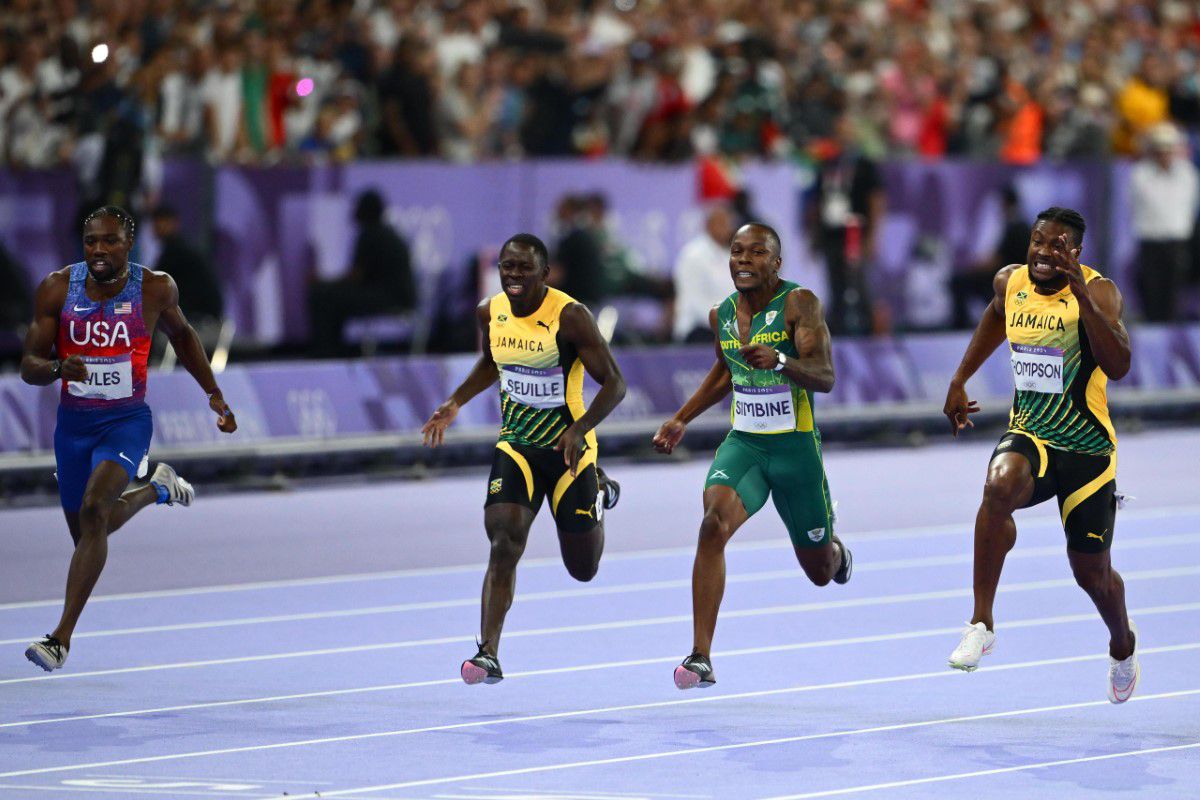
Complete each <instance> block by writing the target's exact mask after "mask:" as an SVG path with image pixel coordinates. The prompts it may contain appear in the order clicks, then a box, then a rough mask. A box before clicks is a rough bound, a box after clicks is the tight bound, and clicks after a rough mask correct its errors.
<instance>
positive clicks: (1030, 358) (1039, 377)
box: [1012, 344, 1063, 394]
mask: <svg viewBox="0 0 1200 800" xmlns="http://www.w3.org/2000/svg"><path fill="white" fill-rule="evenodd" d="M1012 371H1013V382H1014V383H1015V384H1016V385H1017V391H1020V392H1042V393H1044V394H1062V392H1063V351H1062V350H1060V349H1058V348H1057V347H1040V346H1035V345H1029V344H1014V345H1013V346H1012Z"/></svg>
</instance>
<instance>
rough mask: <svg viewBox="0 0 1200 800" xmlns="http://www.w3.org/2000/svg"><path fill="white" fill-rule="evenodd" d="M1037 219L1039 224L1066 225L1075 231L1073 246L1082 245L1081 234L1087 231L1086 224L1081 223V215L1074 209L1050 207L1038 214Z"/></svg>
mask: <svg viewBox="0 0 1200 800" xmlns="http://www.w3.org/2000/svg"><path fill="white" fill-rule="evenodd" d="M1037 218H1038V221H1039V222H1041V221H1042V220H1046V221H1047V222H1057V223H1059V224H1060V225H1066V226H1067V227H1068V228H1070V229H1071V230H1073V231H1075V244H1083V232H1084V231H1085V230H1087V223H1086V222H1084V221H1083V214H1080V213H1079V212H1078V211H1076V210H1075V209H1073V208H1062V207H1061V206H1050V207H1049V208H1047V209H1046V210H1045V211H1043V212H1042V213H1040V214H1038V215H1037Z"/></svg>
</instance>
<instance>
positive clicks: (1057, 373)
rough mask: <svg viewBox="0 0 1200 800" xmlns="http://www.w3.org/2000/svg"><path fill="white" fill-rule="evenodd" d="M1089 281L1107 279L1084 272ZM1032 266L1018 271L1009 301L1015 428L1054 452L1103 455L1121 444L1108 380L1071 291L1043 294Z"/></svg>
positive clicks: (1011, 283) (1007, 327)
mask: <svg viewBox="0 0 1200 800" xmlns="http://www.w3.org/2000/svg"><path fill="white" fill-rule="evenodd" d="M1082 270H1083V276H1084V280H1085V281H1086V282H1087V283H1091V282H1092V281H1094V280H1096V279H1098V278H1100V277H1101V275H1100V273H1098V272H1096V271H1095V270H1094V269H1092V268H1090V267H1086V266H1084V267H1082ZM1036 288H1037V287H1036V286H1035V285H1034V283H1033V282H1032V281H1031V280H1030V278H1029V267H1028V266H1024V267H1021V268H1020V269H1018V270H1016V271H1014V272H1013V273H1012V275H1011V276H1010V277H1009V279H1008V290H1007V292H1006V293H1005V297H1004V314H1005V320H1004V322H1005V330H1006V332H1007V335H1008V343H1009V350H1010V354H1011V361H1012V372H1013V381H1014V383H1015V385H1016V394H1015V396H1014V398H1013V406H1012V412H1011V414H1010V415H1009V427H1010V428H1011V429H1012V430H1014V431H1021V432H1022V433H1028V434H1031V435H1032V436H1035V437H1037V438H1039V439H1041V440H1043V441H1045V443H1046V444H1047V445H1049V446H1051V447H1056V448H1058V449H1060V450H1069V451H1071V452H1074V453H1082V454H1084V455H1097V456H1103V455H1108V454H1109V453H1111V452H1112V451H1113V450H1114V449H1115V448H1116V445H1117V435H1116V432H1115V431H1114V430H1113V425H1112V420H1111V418H1110V417H1109V413H1108V390H1107V387H1108V376H1107V375H1105V374H1104V371H1103V370H1102V369H1100V366H1099V365H1098V364H1097V363H1096V358H1095V356H1094V355H1093V354H1092V348H1091V344H1090V343H1089V342H1088V337H1087V331H1086V330H1085V329H1084V326H1083V325H1082V324H1081V323H1080V321H1079V303H1078V301H1077V300H1076V299H1075V295H1074V294H1072V292H1071V289H1070V287H1069V286H1065V287H1063V288H1062V289H1061V290H1060V291H1058V292H1056V293H1054V294H1049V295H1047V294H1038V292H1037V291H1035V290H1036Z"/></svg>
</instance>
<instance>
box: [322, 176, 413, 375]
mask: <svg viewBox="0 0 1200 800" xmlns="http://www.w3.org/2000/svg"><path fill="white" fill-rule="evenodd" d="M384 210H385V209H384V203H383V197H382V196H381V195H380V194H379V192H377V191H375V190H374V189H368V190H367V191H365V192H363V193H362V194H360V195H359V196H358V200H357V202H356V203H355V206H354V221H355V222H357V223H358V226H359V232H358V239H357V240H356V241H355V243H354V253H353V255H352V256H351V259H350V267H349V270H348V272H347V274H346V276H345V277H343V278H338V279H337V280H332V281H314V282H313V284H312V286H311V287H309V295H308V307H309V322H310V325H311V328H312V331H311V332H312V342H311V346H310V352H311V353H312V355H314V356H317V357H327V356H336V355H341V354H342V353H343V352H344V351H345V344H344V341H343V338H342V329H343V327H344V326H345V324H346V320H348V319H350V318H351V317H356V316H366V315H370V314H382V313H402V312H407V311H412V310H413V309H414V308H416V305H417V290H416V284H415V281H414V279H413V269H412V263H411V260H410V256H409V249H408V243H407V242H405V241H404V238H403V237H402V236H401V235H400V234H399V233H397V231H396V229H395V228H393V227H392V226H391V224H389V223H388V222H387V220H385V219H384Z"/></svg>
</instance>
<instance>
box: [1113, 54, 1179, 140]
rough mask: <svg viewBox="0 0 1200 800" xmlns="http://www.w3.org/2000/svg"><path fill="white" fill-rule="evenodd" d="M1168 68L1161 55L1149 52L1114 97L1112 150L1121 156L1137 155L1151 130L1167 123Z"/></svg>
mask: <svg viewBox="0 0 1200 800" xmlns="http://www.w3.org/2000/svg"><path fill="white" fill-rule="evenodd" d="M1169 84H1170V65H1169V64H1168V62H1167V61H1166V60H1165V59H1164V57H1163V54H1162V53H1159V52H1157V51H1155V50H1150V51H1149V52H1147V53H1146V54H1145V55H1144V56H1142V63H1141V65H1140V66H1139V68H1138V71H1137V73H1136V74H1135V75H1133V76H1131V77H1130V78H1129V80H1127V81H1126V82H1125V85H1124V86H1123V87H1122V88H1121V92H1120V94H1119V95H1118V96H1117V99H1116V102H1117V114H1118V117H1117V127H1116V130H1115V131H1114V132H1113V150H1114V152H1116V153H1119V154H1121V155H1132V154H1133V153H1135V152H1137V145H1138V143H1139V142H1140V141H1141V137H1142V136H1143V135H1144V134H1145V133H1146V132H1148V131H1149V130H1150V129H1151V128H1153V127H1154V126H1156V125H1158V124H1160V123H1162V122H1166V121H1167V120H1168V102H1169V97H1168V95H1167V88H1168V86H1169Z"/></svg>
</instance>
